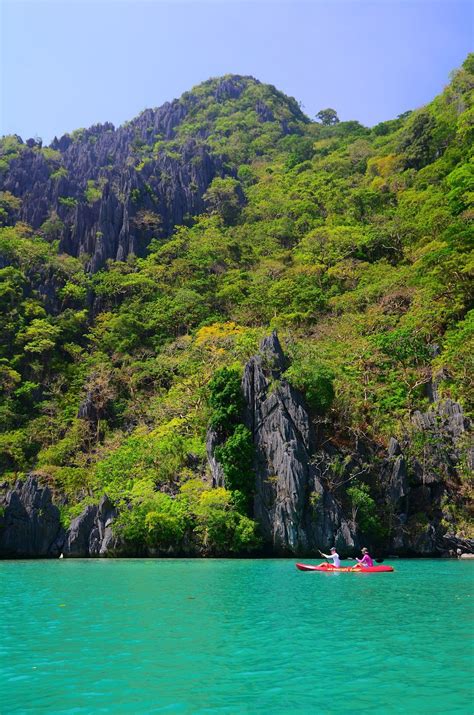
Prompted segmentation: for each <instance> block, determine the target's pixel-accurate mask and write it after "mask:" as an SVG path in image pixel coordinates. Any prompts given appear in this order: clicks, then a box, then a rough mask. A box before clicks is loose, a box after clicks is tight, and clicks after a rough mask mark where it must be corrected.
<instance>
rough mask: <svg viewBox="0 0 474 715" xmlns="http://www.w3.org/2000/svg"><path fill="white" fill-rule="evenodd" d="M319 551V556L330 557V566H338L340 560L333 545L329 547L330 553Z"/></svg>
mask: <svg viewBox="0 0 474 715" xmlns="http://www.w3.org/2000/svg"><path fill="white" fill-rule="evenodd" d="M318 551H319V549H318ZM319 553H320V554H321V556H324V558H325V559H332V566H334V568H336V569H338V568H340V566H341V560H340V558H339V554H338V553H337V551H336V547H335V546H332V547H331V553H330V554H323V552H322V551H319Z"/></svg>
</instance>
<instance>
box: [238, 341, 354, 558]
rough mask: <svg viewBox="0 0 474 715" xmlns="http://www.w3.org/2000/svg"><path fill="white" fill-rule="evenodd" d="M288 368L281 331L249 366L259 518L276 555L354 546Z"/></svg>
mask: <svg viewBox="0 0 474 715" xmlns="http://www.w3.org/2000/svg"><path fill="white" fill-rule="evenodd" d="M286 367H287V363H286V359H285V356H284V355H283V351H282V349H281V345H280V343H279V341H278V337H277V335H276V333H272V335H271V336H269V337H268V338H265V339H264V340H263V342H262V344H261V346H260V353H259V354H258V355H256V356H254V357H253V358H251V359H250V360H249V362H248V363H247V365H246V367H245V372H244V376H243V380H242V389H243V393H244V397H245V402H246V411H245V416H244V421H245V424H246V425H247V427H248V428H249V429H250V431H251V433H252V438H253V442H254V445H255V448H256V461H255V473H256V485H255V486H256V496H255V504H254V513H255V518H256V519H257V520H258V522H259V524H260V526H261V531H262V533H263V537H264V539H265V541H266V542H267V543H268V544H269V545H271V547H272V549H273V550H274V551H275V552H276V553H298V552H308V551H311V550H314V549H315V548H318V547H321V548H322V547H324V548H329V547H330V546H332V545H333V544H334V543H335V542H336V543H339V545H340V548H343V547H348V546H350V545H352V544H353V543H354V539H353V535H352V532H351V529H350V527H349V524H348V522H347V521H346V520H344V519H343V517H342V512H341V509H340V507H339V505H338V504H337V502H336V501H335V499H334V497H333V496H332V495H331V494H330V493H329V492H328V491H327V490H325V488H324V486H323V483H322V481H321V478H320V473H318V469H317V468H316V467H315V466H313V464H312V461H311V455H312V452H313V450H314V447H315V435H314V431H313V428H312V425H311V421H310V419H309V416H308V413H307V410H306V407H305V404H304V400H303V397H302V395H301V394H300V393H299V392H298V391H297V390H295V389H294V388H293V387H291V385H289V383H288V382H287V381H286V380H284V379H282V377H281V376H282V373H283V372H284V370H285V369H286Z"/></svg>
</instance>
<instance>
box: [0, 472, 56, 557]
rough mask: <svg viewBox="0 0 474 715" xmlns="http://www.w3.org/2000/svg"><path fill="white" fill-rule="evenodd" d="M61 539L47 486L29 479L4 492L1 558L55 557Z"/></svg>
mask: <svg viewBox="0 0 474 715" xmlns="http://www.w3.org/2000/svg"><path fill="white" fill-rule="evenodd" d="M63 540H64V530H63V528H62V526H61V520H60V513H59V509H58V507H57V506H55V505H54V504H53V502H52V495H51V491H50V489H49V488H48V487H43V486H40V485H39V484H38V482H37V480H36V479H35V478H34V477H32V476H29V477H28V478H27V479H26V480H25V481H18V482H17V483H16V484H15V486H14V487H13V488H12V489H9V490H8V491H7V493H6V495H5V496H4V498H3V500H2V503H1V516H0V557H2V558H15V559H19V558H47V557H52V556H58V555H59V553H60V551H61V546H62V542H63Z"/></svg>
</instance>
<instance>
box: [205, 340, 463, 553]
mask: <svg viewBox="0 0 474 715" xmlns="http://www.w3.org/2000/svg"><path fill="white" fill-rule="evenodd" d="M287 367H288V365H287V360H286V358H285V356H284V354H283V351H282V349H281V345H280V343H279V341H278V337H277V335H276V333H272V335H270V336H269V337H267V338H265V339H264V340H263V342H262V344H261V346H260V350H259V353H258V354H257V355H255V356H254V357H252V358H251V359H250V360H249V362H248V363H247V365H246V367H245V371H244V376H243V380H242V390H243V394H244V397H245V405H246V407H245V413H244V415H243V416H242V419H243V420H244V422H245V424H246V425H247V427H248V428H249V430H250V432H251V434H252V439H253V443H254V446H255V454H256V457H255V464H254V468H255V500H254V514H253V516H254V518H255V519H257V521H258V522H259V524H260V528H261V532H262V535H263V538H264V541H265V543H266V545H267V548H268V549H269V551H270V552H271V553H276V554H286V553H299V554H304V553H314V552H315V550H317V549H323V550H324V549H328V548H329V547H330V546H331V545H333V544H335V545H336V547H337V548H338V550H339V551H340V552H341V553H342V554H344V553H346V554H348V553H353V551H354V548H356V547H358V546H360V545H361V543H362V540H363V541H364V543H366V544H367V545H370V546H371V547H373V548H375V549H378V550H379V551H383V552H389V553H394V554H398V555H401V556H402V555H404V556H439V555H459V553H466V552H470V551H472V550H473V547H474V543H473V542H472V540H471V539H469V538H466V537H465V536H463V535H462V533H461V534H460V533H457V532H456V530H455V519H454V518H453V516H452V512H450V510H449V508H448V507H447V505H450V504H451V505H452V504H453V503H454V504H456V499H458V494H459V474H458V467H459V463H460V462H461V461H462V460H465V461H466V462H467V463H468V464H471V465H472V461H473V452H472V449H469V446H467V447H466V442H467V438H468V435H469V433H470V427H471V426H470V421H469V420H468V419H467V418H466V416H465V415H464V414H463V411H462V408H461V406H460V405H459V404H458V403H456V402H453V401H452V400H444V401H438V402H436V403H434V404H433V405H432V407H431V409H430V410H429V411H428V412H425V413H421V412H415V413H414V414H413V417H412V428H411V430H410V431H409V432H407V434H406V435H405V436H404V437H403V439H395V438H392V439H391V440H390V443H389V445H388V450H387V451H386V452H385V453H383V452H381V449H380V446H379V445H377V444H375V443H372V442H371V441H370V440H367V439H359V440H358V441H357V442H354V443H353V444H352V446H351V445H350V443H349V444H346V445H345V446H344V447H340V446H335V445H336V444H337V443H338V442H339V443H340V441H341V440H338V439H337V438H336V435H335V434H331V427H329V428H327V433H326V434H325V437H324V439H321V438H319V439H318V438H317V436H316V434H315V432H314V428H313V424H312V422H311V419H310V417H309V414H308V410H307V408H306V405H305V401H304V398H303V396H302V395H301V394H300V393H299V392H298V391H297V390H295V389H294V388H293V387H292V386H291V385H290V384H289V383H288V382H287V381H286V380H285V379H284V377H283V375H284V372H285V370H286V368H287ZM332 429H334V428H332ZM342 441H343V442H344V441H346V442H347V440H342ZM218 443H219V437H218V435H217V434H216V433H215V432H214V431H212V430H209V432H208V439H207V450H208V461H209V466H210V470H211V474H212V477H213V483H214V485H215V486H221V485H225V478H224V474H223V472H222V468H221V466H220V465H219V463H218V461H217V460H216V458H215V448H216V446H217V445H218ZM357 478H360V479H362V481H363V482H365V484H369V485H370V490H371V495H372V498H373V499H374V500H375V501H374V503H375V505H376V510H377V513H378V514H379V515H380V518H381V521H382V523H381V526H382V528H381V529H380V533H379V534H378V535H377V536H375V535H374V534H372V535H371V534H370V533H369V534H364V533H362V532H361V531H360V528H358V527H357V525H356V524H357V520H355V519H354V518H353V514H352V511H351V503H350V499H349V498H348V494H347V488H348V486H350V485H351V484H353V483H354V479H357ZM450 521H451V522H452V523H453V528H452V529H451V528H449V523H450ZM354 522H355V523H354ZM447 524H448V526H447Z"/></svg>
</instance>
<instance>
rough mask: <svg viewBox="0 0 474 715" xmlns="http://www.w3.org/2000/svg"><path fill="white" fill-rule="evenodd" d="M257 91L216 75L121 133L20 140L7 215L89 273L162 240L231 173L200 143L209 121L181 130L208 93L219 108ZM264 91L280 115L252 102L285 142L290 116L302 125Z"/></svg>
mask: <svg viewBox="0 0 474 715" xmlns="http://www.w3.org/2000/svg"><path fill="white" fill-rule="evenodd" d="M206 85H208V88H206ZM259 85H260V83H259V82H258V81H257V80H255V79H254V78H252V77H242V76H239V75H232V76H227V77H223V78H221V79H220V80H217V81H216V80H213V81H210V82H208V83H204V84H203V85H201V88H200V91H199V92H198V93H193V92H187V93H185V94H184V95H183V96H182V97H181V98H180V99H176V100H174V101H173V102H166V103H165V104H164V105H163V106H161V107H159V108H157V109H147V110H145V111H144V112H142V113H141V114H140V115H139V116H138V117H136V118H135V119H133V120H132V121H131V122H127V123H126V124H124V125H122V126H120V127H118V128H115V127H114V125H113V124H111V123H110V122H107V123H105V124H97V125H95V126H92V127H90V128H89V129H80V130H78V131H76V132H73V134H72V135H65V136H63V137H61V138H60V139H56V138H55V139H54V141H53V142H52V143H51V146H50V147H46V148H44V147H42V146H41V143H38V142H35V141H30V140H29V141H27V142H26V143H24V142H22V141H21V139H20V138H19V137H18V139H20V142H21V144H20V145H19V149H18V151H17V152H16V154H15V157H14V158H12V160H11V161H10V163H9V167H8V171H7V172H5V173H4V174H1V175H0V190H1V191H9V192H11V193H12V194H13V195H14V196H15V197H17V198H18V199H20V200H21V207H20V208H19V209H18V210H16V211H15V212H14V213H15V215H14V216H13V218H14V219H15V220H21V221H24V222H27V223H29V224H30V225H31V226H32V227H33V228H34V229H41V228H42V230H43V231H44V232H45V234H46V236H47V237H48V239H50V240H56V239H58V238H59V239H60V250H61V251H63V252H65V253H69V254H71V255H73V256H88V257H89V260H88V268H89V270H90V271H91V272H95V271H97V270H99V269H100V268H101V267H103V266H104V265H105V263H106V261H107V260H108V259H116V260H125V259H126V258H127V256H128V255H130V254H135V255H142V254H143V253H144V252H145V250H146V247H147V246H148V244H149V243H150V241H151V239H152V238H162V237H166V236H168V235H169V234H170V233H171V232H172V230H173V229H174V227H175V226H176V225H179V224H182V223H183V222H185V221H186V219H187V218H189V217H191V216H195V215H198V214H200V213H202V212H203V211H204V210H205V201H204V194H205V192H206V190H207V189H208V187H209V185H210V183H211V182H212V180H213V179H214V178H215V177H218V176H234V177H235V176H236V175H237V169H238V166H237V165H234V166H233V165H232V163H231V162H230V160H229V157H228V156H227V155H226V154H225V150H221V151H223V152H224V153H219V152H217V151H216V149H215V146H214V145H213V142H212V141H209V142H208V141H207V140H208V138H209V137H210V136H211V135H212V133H213V131H214V125H213V120H209V121H202V122H198V123H197V125H198V126H197V127H196V129H195V130H194V131H193V132H187V133H186V138H182V137H181V136H178V129H179V128H180V126H182V124H183V123H185V122H187V121H190V123H191V124H192V123H193V121H195V120H194V117H195V116H196V113H197V112H199V111H200V110H204V109H205V108H206V98H207V97H209V98H210V97H211V96H212V99H213V101H214V104H215V106H216V108H218V107H219V105H220V104H223V103H226V102H232V101H234V100H236V99H238V98H240V97H241V95H242V94H243V93H244V92H245V90H246V89H248V88H249V86H255V87H257V86H259ZM212 88H213V89H212ZM206 92H207V95H206ZM266 93H267V94H270V95H273V96H274V97H275V98H277V100H278V104H279V105H281V112H278V110H275V108H274V110H272V109H271V107H270V106H268V105H267V104H266V102H265V101H264V100H263V99H258V100H256V101H255V99H253V101H252V100H250V99H249V100H248V101H252V104H253V106H252V109H254V111H255V112H256V113H257V115H258V117H259V121H260V122H261V123H262V124H263V123H265V122H274V123H275V124H276V129H277V131H278V132H280V134H281V136H283V135H284V134H286V133H287V132H288V131H290V130H289V129H288V124H289V123H291V122H289V118H290V116H292V117H293V118H294V122H295V128H296V131H298V128H297V127H296V124H297V123H304V122H306V121H307V119H306V117H304V115H303V114H302V112H301V110H300V109H299V107H298V105H297V104H296V102H295V101H294V100H292V99H290V98H288V97H285V96H284V95H283V94H281V93H279V92H277V90H276V89H275V88H273V87H268V88H267V90H266ZM263 94H265V91H263ZM249 108H250V107H249ZM279 114H281V117H280V118H279ZM283 117H285V118H286V119H285V121H283ZM295 128H294V129H295ZM294 129H293V130H294ZM52 223H54V225H55V229H54V235H52V234H51V224H52ZM48 225H49V228H48Z"/></svg>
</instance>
